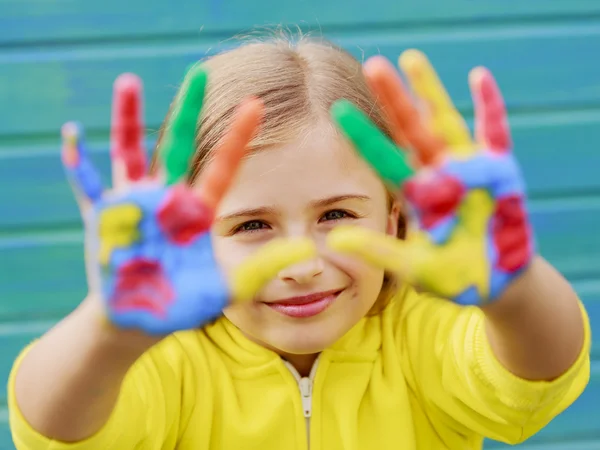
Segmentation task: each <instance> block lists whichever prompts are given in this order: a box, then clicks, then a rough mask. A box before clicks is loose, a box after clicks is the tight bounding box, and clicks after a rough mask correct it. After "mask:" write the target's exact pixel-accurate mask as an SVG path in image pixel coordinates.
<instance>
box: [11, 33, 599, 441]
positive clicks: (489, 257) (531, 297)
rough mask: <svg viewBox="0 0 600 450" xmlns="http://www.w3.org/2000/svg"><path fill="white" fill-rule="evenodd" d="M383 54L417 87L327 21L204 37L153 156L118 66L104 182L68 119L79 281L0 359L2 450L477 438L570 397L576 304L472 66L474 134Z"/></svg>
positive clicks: (444, 100)
mask: <svg viewBox="0 0 600 450" xmlns="http://www.w3.org/2000/svg"><path fill="white" fill-rule="evenodd" d="M400 64H401V66H402V69H403V71H404V73H405V75H406V76H407V78H408V80H409V82H410V86H411V88H412V90H413V91H414V93H415V94H416V96H417V97H418V98H419V104H415V103H413V101H412V100H411V99H410V96H409V94H408V93H407V91H406V90H405V88H404V87H403V85H402V84H401V82H400V79H399V77H398V76H397V74H396V73H395V71H394V69H393V67H392V66H391V65H390V64H389V63H387V62H386V61H385V60H383V59H382V58H380V57H376V58H373V59H371V60H369V61H368V62H367V63H366V64H365V66H364V68H363V67H361V65H360V64H359V63H358V62H357V61H356V60H354V59H353V58H352V57H351V56H349V55H348V54H346V53H345V52H344V51H342V50H340V49H338V48H336V47H334V46H333V45H331V44H329V43H327V42H322V41H314V40H309V39H301V40H300V41H299V42H297V43H290V42H287V41H285V40H282V39H273V40H271V41H267V42H262V43H251V44H246V45H243V46H241V47H239V48H237V49H235V50H231V51H228V52H225V53H222V54H220V55H218V56H215V57H212V58H210V59H208V60H207V61H205V62H204V63H202V64H201V65H198V66H196V67H194V68H192V70H191V71H190V72H189V74H188V75H187V77H186V79H185V81H184V85H183V87H182V88H181V91H180V94H179V95H178V97H177V99H176V101H175V102H174V105H173V107H172V111H171V113H170V114H169V116H168V119H167V124H166V125H165V126H164V127H163V130H162V136H161V138H160V139H159V141H160V142H159V146H158V150H157V154H158V159H157V160H156V161H155V162H154V164H153V174H154V175H153V177H145V176H144V173H145V169H146V161H145V159H144V156H143V155H144V153H143V150H142V149H141V146H140V142H141V133H140V129H141V119H140V113H139V109H140V101H139V95H140V83H139V80H138V79H137V78H135V77H134V76H132V75H125V76H122V77H120V78H119V79H118V81H117V83H116V90H115V93H116V95H115V107H114V116H113V135H112V152H111V156H112V160H113V163H114V167H113V184H114V189H113V190H112V191H110V192H102V188H101V185H100V182H99V178H98V177H97V175H96V173H95V172H94V169H93V167H92V166H91V164H90V162H89V160H88V159H87V155H86V153H85V151H84V148H83V145H82V142H81V133H80V130H79V129H78V128H77V126H75V125H73V124H68V125H67V126H65V128H64V129H63V135H64V137H65V144H64V150H63V159H64V161H65V165H66V167H67V172H68V174H69V175H70V179H71V181H72V183H73V185H74V186H75V188H76V192H77V194H78V198H79V199H80V205H81V208H82V213H83V216H84V219H85V222H86V231H87V238H88V239H87V247H86V261H87V268H88V274H89V285H90V294H89V295H88V297H87V298H86V300H85V301H84V302H83V303H82V304H81V306H80V307H79V308H77V309H76V310H75V311H74V312H73V313H71V314H70V315H69V316H68V317H66V318H65V319H64V320H63V321H61V322H60V323H59V324H58V325H57V326H56V327H55V328H54V329H52V330H51V331H49V332H48V333H47V334H46V335H45V336H43V337H42V338H41V339H40V340H38V341H37V342H35V343H34V344H32V345H31V346H30V347H28V348H27V349H26V350H25V351H24V352H23V354H22V355H21V356H20V357H19V358H18V359H17V361H16V363H15V366H14V369H13V372H12V375H11V379H10V385H9V406H10V423H11V428H12V433H13V437H14V441H15V444H16V447H17V448H18V449H27V450H37V449H53V450H59V449H94V450H97V449H174V448H177V449H241V448H243V449H263V450H266V449H306V448H309V447H310V448H311V449H312V450H315V449H324V450H334V449H346V450H348V449H396V448H402V449H423V450H431V449H445V448H448V449H461V450H462V449H479V448H481V447H482V442H483V439H484V437H489V438H492V439H496V440H501V441H504V442H508V443H517V442H521V441H523V440H525V439H527V438H528V437H530V436H531V435H533V434H534V433H536V432H537V431H538V430H540V429H541V428H542V427H544V426H545V425H546V424H547V423H548V422H549V421H550V420H551V419H552V418H553V417H555V416H556V415H557V414H559V413H560V412H561V411H563V410H564V409H565V408H566V407H567V406H569V405H570V404H571V403H572V402H573V401H574V400H575V399H576V398H577V397H578V396H579V394H580V393H581V392H582V391H583V389H584V388H585V386H586V383H587V380H588V376H589V359H588V350H589V343H590V331H589V325H588V322H587V316H586V315H585V312H584V310H583V308H582V307H581V305H580V303H579V301H578V299H577V297H576V295H575V293H574V292H573V290H572V289H571V287H570V286H569V284H568V283H567V282H566V281H565V280H564V279H563V278H562V277H561V276H560V275H559V274H558V273H557V272H556V271H555V270H554V269H553V268H552V267H551V266H550V265H549V264H548V263H546V262H545V261H544V260H543V259H542V258H541V257H539V256H537V255H536V253H535V246H534V240H533V236H532V233H531V229H530V227H529V225H528V221H527V214H526V209H525V204H526V202H525V196H524V188H523V183H522V181H521V178H520V174H519V171H518V167H517V165H516V164H515V162H514V159H513V158H512V156H511V154H510V146H511V144H510V139H509V136H508V130H507V126H506V116H505V110H504V106H503V103H502V100H501V98H500V97H499V94H498V92H497V90H496V87H495V84H494V82H493V79H492V78H491V75H490V74H489V72H487V71H486V70H485V69H482V68H479V69H476V70H474V71H473V72H472V74H471V77H470V83H471V87H472V91H473V95H474V100H475V106H476V116H477V120H476V122H477V137H478V141H477V142H474V141H472V140H471V138H470V137H469V135H468V132H467V128H466V127H465V125H464V122H463V121H462V118H460V117H459V115H458V113H457V112H456V110H455V109H454V107H453V106H452V104H451V102H450V100H449V98H448V96H447V95H446V94H445V92H444V90H443V88H442V86H441V84H440V83H439V81H438V80H437V78H436V75H435V72H434V71H433V69H432V68H431V66H430V65H429V64H428V62H427V60H426V59H425V57H424V56H423V55H422V54H420V53H418V52H416V51H408V52H406V53H405V54H403V56H402V57H401V59H400ZM207 74H208V80H209V81H208V84H207V89H206V97H205V98H204V88H205V81H206V76H207ZM373 93H375V94H376V95H373ZM203 98H204V104H203V103H202V100H203ZM375 98H377V100H378V102H377V103H376V102H375ZM238 105H239V106H238ZM201 107H202V115H201V116H200V108H201ZM384 113H385V116H384ZM199 116H200V117H201V119H200V120H198V117H199ZM197 123H199V126H198V131H196V126H197V125H196V124H197ZM392 141H393V142H394V143H392ZM399 147H402V148H404V149H405V150H406V151H408V152H410V153H409V154H408V159H406V158H405V156H404V155H405V154H404V153H402V151H401V150H399ZM244 153H245V154H244ZM242 156H243V158H242ZM408 160H410V161H411V165H409V164H408V163H407V161H408ZM367 162H368V163H367ZM411 166H412V167H414V168H416V169H418V170H417V172H416V174H413V169H412V168H411ZM188 167H191V170H190V171H189V173H187V175H186V172H188ZM372 168H375V170H373V169H372ZM234 174H235V176H234ZM400 186H402V190H401V191H399V192H398V188H399V187H400ZM408 213H410V215H411V219H412V220H411V225H413V224H414V230H413V228H411V230H410V232H409V236H408V240H406V241H404V240H403V239H404V237H405V214H408ZM209 227H210V233H208V232H207V230H208V228H209ZM213 257H214V258H213ZM221 274H222V275H221ZM411 286H414V287H417V286H418V291H416V290H415V289H414V288H413V287H411ZM417 292H418V293H417Z"/></svg>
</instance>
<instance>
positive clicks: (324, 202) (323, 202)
mask: <svg viewBox="0 0 600 450" xmlns="http://www.w3.org/2000/svg"><path fill="white" fill-rule="evenodd" d="M345 200H359V201H361V202H367V201H369V200H371V197H369V196H367V195H360V194H343V195H334V196H333V197H327V198H321V199H318V200H313V201H312V202H310V206H311V207H312V208H323V207H325V206H329V205H333V204H334V203H339V202H342V201H345ZM274 214H276V210H275V208H273V207H272V206H262V207H259V208H247V209H240V210H239V211H236V212H233V213H231V214H226V215H224V216H219V217H217V218H216V220H215V221H225V220H233V219H239V218H242V217H253V216H263V215H274Z"/></svg>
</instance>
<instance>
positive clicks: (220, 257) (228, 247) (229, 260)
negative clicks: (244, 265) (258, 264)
mask: <svg viewBox="0 0 600 450" xmlns="http://www.w3.org/2000/svg"><path fill="white" fill-rule="evenodd" d="M211 242H212V247H213V254H214V256H215V260H216V262H217V265H218V266H219V268H220V269H221V270H222V271H223V272H224V273H225V274H226V275H228V274H230V273H231V271H232V270H233V269H234V268H235V267H237V266H238V265H239V264H240V263H241V262H242V261H244V260H245V259H246V257H247V256H248V255H249V254H250V253H251V250H250V249H248V248H247V246H244V245H240V243H239V242H236V241H235V240H234V239H230V238H224V237H221V236H215V235H214V234H213V235H212V238H211Z"/></svg>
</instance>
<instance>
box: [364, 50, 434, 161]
mask: <svg viewBox="0 0 600 450" xmlns="http://www.w3.org/2000/svg"><path fill="white" fill-rule="evenodd" d="M364 72H365V77H366V79H367V83H368V85H369V87H370V88H371V90H372V91H373V92H374V93H375V95H376V96H377V98H378V100H379V102H380V103H381V104H382V106H383V107H384V110H385V111H386V112H387V113H388V115H389V118H390V121H391V123H392V130H393V131H394V132H395V133H396V134H395V135H394V136H393V137H394V140H395V141H396V143H397V144H398V145H400V146H403V147H411V148H412V149H414V151H415V152H416V156H417V160H418V162H419V164H421V165H428V164H433V163H434V161H435V160H436V158H438V157H439V156H440V155H441V154H442V152H443V148H444V144H443V142H442V141H441V140H440V139H439V138H437V137H436V136H435V135H434V134H433V133H431V132H430V131H429V130H427V129H426V128H425V127H424V126H423V124H422V122H421V117H420V116H421V115H420V113H419V111H418V110H417V108H416V107H415V105H414V104H413V100H412V99H411V98H410V95H409V94H408V92H407V90H406V88H405V87H404V85H403V83H402V80H401V79H400V76H399V75H398V73H397V72H396V70H395V68H394V66H393V65H392V64H391V63H390V62H389V61H388V60H387V59H386V58H384V57H382V56H374V57H372V58H370V59H369V60H368V61H367V62H366V63H365V66H364Z"/></svg>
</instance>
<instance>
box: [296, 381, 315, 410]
mask: <svg viewBox="0 0 600 450" xmlns="http://www.w3.org/2000/svg"><path fill="white" fill-rule="evenodd" d="M299 384H300V395H301V396H302V409H303V410H304V417H310V415H311V413H312V380H311V379H310V378H308V377H304V378H300V383H299Z"/></svg>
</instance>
